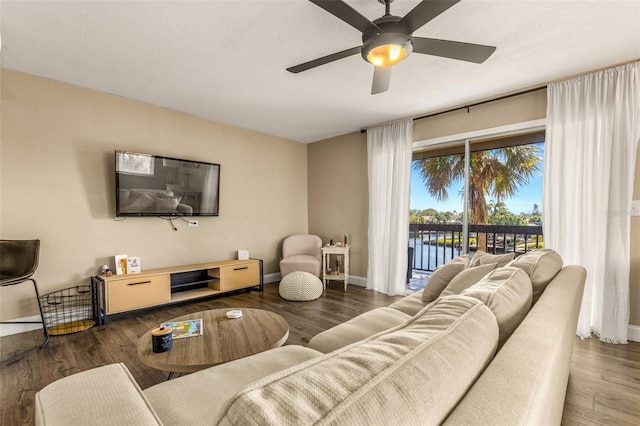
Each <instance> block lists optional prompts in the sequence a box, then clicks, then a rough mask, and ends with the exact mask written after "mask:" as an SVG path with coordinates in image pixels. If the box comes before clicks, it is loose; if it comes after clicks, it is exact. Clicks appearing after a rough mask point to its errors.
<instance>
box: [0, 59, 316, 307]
mask: <svg viewBox="0 0 640 426" xmlns="http://www.w3.org/2000/svg"><path fill="white" fill-rule="evenodd" d="M1 83H2V98H1V102H2V105H1V119H2V128H1V142H0V143H1V145H0V235H1V236H2V238H5V239H12V238H15V239H30V238H38V239H40V240H41V252H40V265H39V267H38V270H37V272H36V274H35V278H36V279H37V280H38V284H39V287H40V290H41V292H42V293H47V292H50V291H53V290H57V289H61V288H65V287H69V286H72V285H76V284H83V283H87V282H88V280H89V277H90V276H91V275H95V274H96V273H97V272H98V270H99V267H100V266H101V265H103V264H105V263H106V264H111V266H112V267H113V259H112V256H113V255H114V254H120V253H126V254H129V255H137V256H140V257H141V258H142V267H143V268H144V269H150V268H156V267H164V266H173V265H181V264H189V263H197V262H205V261H212V260H220V259H232V258H234V257H235V250H236V249H238V248H244V249H248V250H249V251H250V255H251V256H252V257H255V258H261V259H264V261H265V273H273V272H278V270H279V268H278V260H279V257H280V250H281V242H282V239H283V238H284V237H285V236H287V235H289V234H295V233H306V232H307V229H308V212H307V145H304V144H300V143H297V142H293V141H289V140H285V139H281V138H277V137H273V136H268V135H264V134H260V133H256V132H252V131H249V130H244V129H240V128H236V127H231V126H227V125H223V124H219V123H215V122H212V121H209V120H205V119H202V118H198V117H195V116H192V115H188V114H183V113H179V112H176V111H172V110H168V109H165V108H160V107H155V106H151V105H147V104H144V103H141V102H136V101H132V100H128V99H124V98H120V97H116V96H111V95H107V94H104V93H99V92H96V91H92V90H88V89H83V88H79V87H76V86H72V85H68V84H64V83H60V82H55V81H52V80H47V79H43V78H39V77H34V76H30V75H27V74H23V73H19V72H14V71H9V70H6V69H3V70H2V82H1ZM116 149H123V150H130V151H137V152H146V153H152V154H160V155H167V156H172V157H178V158H186V159H193V160H200V161H206V162H215V163H220V164H221V183H220V216H219V217H201V218H198V220H199V227H197V228H190V227H187V224H186V223H184V222H181V221H179V220H177V221H175V224H176V227H177V228H178V231H177V232H175V231H173V230H172V229H171V227H170V226H169V224H168V223H167V222H166V221H164V220H161V219H158V218H152V217H151V218H128V219H126V220H124V221H114V220H113V218H112V213H113V211H114V207H115V195H114V180H115V177H114V150H116ZM21 287H23V286H21ZM25 287H26V286H25ZM2 291H5V289H3V290H2ZM3 295H6V293H3V294H0V297H2V296H3ZM21 299H22V296H20V295H18V297H17V299H16V297H15V296H14V294H12V296H11V299H10V300H9V297H8V296H7V297H2V299H1V300H2V304H1V305H0V308H1V309H2V312H1V313H0V316H1V317H2V318H3V319H4V318H16V317H21V316H24V315H29V314H32V313H33V312H30V310H31V308H27V304H26V302H25V301H23V300H21Z"/></svg>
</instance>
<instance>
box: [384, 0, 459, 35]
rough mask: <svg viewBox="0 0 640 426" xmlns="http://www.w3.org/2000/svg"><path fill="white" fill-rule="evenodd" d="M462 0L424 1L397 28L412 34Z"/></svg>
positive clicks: (399, 22)
mask: <svg viewBox="0 0 640 426" xmlns="http://www.w3.org/2000/svg"><path fill="white" fill-rule="evenodd" d="M459 1H460V0H447V1H431V0H423V1H422V3H420V4H418V5H417V6H416V7H414V8H413V9H412V10H411V12H409V13H407V14H406V15H405V16H404V17H403V18H402V19H401V20H400V21H398V23H397V24H396V28H402V29H403V31H404V32H405V34H412V33H413V32H414V31H416V30H417V29H418V28H420V27H422V26H423V25H424V24H426V23H427V22H429V21H431V20H432V19H434V18H435V17H436V16H438V15H440V14H441V13H442V12H444V11H446V10H447V9H449V8H450V7H452V6H454V5H455V4H456V3H458V2H459Z"/></svg>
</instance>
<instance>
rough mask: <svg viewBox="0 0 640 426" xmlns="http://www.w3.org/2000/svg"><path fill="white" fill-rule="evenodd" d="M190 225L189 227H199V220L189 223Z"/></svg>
mask: <svg viewBox="0 0 640 426" xmlns="http://www.w3.org/2000/svg"><path fill="white" fill-rule="evenodd" d="M187 223H188V224H189V226H194V227H195V226H198V221H197V220H190V221H189V222H187Z"/></svg>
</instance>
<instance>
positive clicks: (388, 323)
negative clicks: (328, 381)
mask: <svg viewBox="0 0 640 426" xmlns="http://www.w3.org/2000/svg"><path fill="white" fill-rule="evenodd" d="M410 318H411V316H410V315H407V314H405V313H404V312H401V311H399V310H397V309H392V308H377V309H373V310H371V311H368V312H365V313H364V314H362V315H358V316H357V317H355V318H352V319H350V320H349V321H347V322H344V323H342V324H339V325H336V326H335V327H333V328H331V329H329V330H326V331H323V332H322V333H320V334H317V335H316V336H315V337H314V338H313V339H311V340H310V341H309V345H308V347H309V348H311V349H315V350H317V351H320V352H323V353H329V352H331V351H334V350H336V349H339V348H342V347H343V346H347V345H350V344H351V343H355V342H358V341H360V340H364V339H366V338H367V337H371V336H373V335H374V334H376V333H379V332H381V331H385V330H389V329H390V328H392V327H395V326H397V325H399V324H402V323H404V322H405V321H407V320H408V319H410Z"/></svg>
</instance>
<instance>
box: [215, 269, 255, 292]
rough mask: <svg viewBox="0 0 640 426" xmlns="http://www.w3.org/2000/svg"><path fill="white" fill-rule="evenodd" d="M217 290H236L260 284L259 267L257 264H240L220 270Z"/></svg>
mask: <svg viewBox="0 0 640 426" xmlns="http://www.w3.org/2000/svg"><path fill="white" fill-rule="evenodd" d="M219 271H220V282H218V283H217V284H218V285H219V286H220V288H219V290H221V291H227V290H236V289H240V288H247V287H252V286H254V285H258V284H260V267H259V264H258V262H251V263H241V264H238V265H229V266H223V267H221V268H220V270H219Z"/></svg>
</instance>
